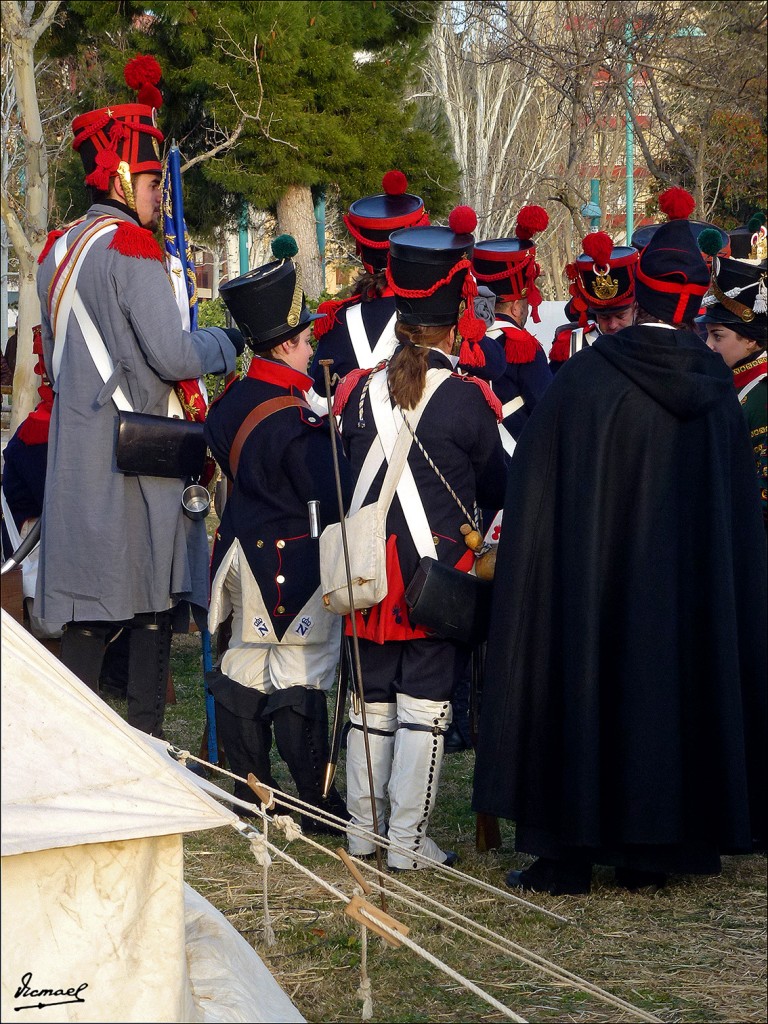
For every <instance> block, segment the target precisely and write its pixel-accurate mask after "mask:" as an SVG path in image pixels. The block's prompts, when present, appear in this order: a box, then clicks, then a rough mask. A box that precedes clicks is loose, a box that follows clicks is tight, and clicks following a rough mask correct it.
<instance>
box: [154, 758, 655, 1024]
mask: <svg viewBox="0 0 768 1024" xmlns="http://www.w3.org/2000/svg"><path fill="white" fill-rule="evenodd" d="M169 753H171V756H173V757H175V758H176V759H177V760H180V756H178V755H179V754H181V753H183V752H179V751H176V750H175V749H174V748H169ZM189 759H191V760H193V761H198V762H199V763H201V764H204V765H206V766H208V767H209V768H211V769H213V770H216V771H221V772H222V773H223V774H225V775H228V776H230V777H231V778H234V779H238V780H240V781H245V780H242V779H240V776H237V775H233V774H232V773H231V772H228V771H227V770H226V769H221V768H220V767H219V766H218V765H213V764H210V763H209V762H207V761H203V760H202V759H201V758H197V757H195V756H194V755H192V754H190V755H189ZM264 788H265V789H266V788H268V787H264ZM270 793H272V794H274V795H275V796H276V797H277V799H278V802H280V803H283V804H285V805H286V806H287V807H289V808H291V807H292V806H293V804H297V805H298V806H299V807H300V808H301V812H302V813H303V814H304V813H306V814H308V815H310V816H312V817H315V818H316V820H320V821H326V822H330V823H331V824H333V825H335V827H337V828H338V829H339V831H340V832H341V833H342V834H344V833H346V832H351V831H355V833H356V834H360V835H363V836H365V837H366V838H368V839H370V841H371V842H374V843H379V844H380V845H381V846H382V847H383V848H390V847H391V848H392V849H400V848H399V847H397V846H396V845H395V844H390V843H389V842H388V840H386V839H382V837H380V836H377V835H375V834H374V833H372V832H370V833H369V832H367V830H365V829H362V828H360V829H358V828H356V827H354V826H351V825H350V824H349V823H348V822H346V821H344V820H343V819H341V818H336V817H335V816H334V815H328V814H325V813H324V812H321V813H320V814H315V813H314V812H315V811H316V810H317V809H316V808H314V807H313V805H311V804H306V803H304V802H303V801H300V800H297V799H296V798H294V797H293V796H292V795H291V794H287V793H282V792H281V791H280V790H270ZM220 798H224V799H225V800H226V802H228V803H232V804H233V805H237V806H242V807H244V808H247V809H248V810H249V811H251V813H253V812H254V811H255V812H256V814H257V815H258V816H259V817H261V818H262V821H263V823H264V833H263V834H261V833H259V832H258V829H256V827H255V826H254V825H253V824H252V823H251V822H246V821H242V820H240V821H236V822H233V827H234V828H235V829H236V830H237V831H238V832H240V833H241V834H242V835H244V836H245V837H246V838H247V839H248V841H249V843H251V847H252V849H253V848H254V843H253V840H252V833H255V834H256V836H258V839H257V843H256V846H257V847H258V848H259V850H260V851H261V850H263V852H264V853H265V854H266V856H268V857H269V855H270V853H271V854H272V856H277V857H278V858H280V859H281V860H283V861H285V862H286V863H288V864H291V865H292V866H293V867H294V868H296V869H297V870H298V871H300V872H301V873H302V874H304V875H306V876H307V877H309V878H311V879H312V880H313V881H314V882H315V883H316V884H317V885H319V886H320V887H321V888H322V889H325V890H326V891H327V892H328V893H329V894H330V895H331V896H333V897H334V898H335V899H337V900H340V901H342V902H344V903H349V902H351V900H350V897H349V896H347V895H346V894H345V893H344V892H343V891H341V890H340V889H338V888H336V887H335V886H333V885H332V884H330V883H328V882H326V881H325V880H324V879H323V878H322V877H321V876H319V875H317V874H316V873H315V872H313V871H312V870H311V869H309V868H306V867H305V866H304V865H303V864H301V863H299V862H298V861H297V860H296V859H295V858H293V857H291V856H290V855H289V854H288V853H287V852H286V851H285V850H281V849H280V848H279V847H276V846H275V845H274V844H273V843H271V842H270V841H269V839H268V835H267V829H268V822H270V821H271V822H272V823H273V824H275V825H277V827H278V828H280V829H281V831H283V832H284V834H285V835H286V839H287V840H288V841H289V842H290V841H292V840H294V839H301V840H302V841H303V842H304V843H305V844H306V845H308V846H310V847H312V848H314V849H315V850H317V851H318V852H320V853H322V854H325V855H326V856H328V857H331V858H332V859H335V860H339V861H340V860H341V858H340V857H339V856H338V854H336V853H335V852H333V851H332V850H329V849H328V848H327V847H326V846H323V845H322V844H320V843H318V842H316V841H314V840H313V839H311V838H310V837H309V836H306V835H304V833H303V832H302V830H301V828H300V826H299V825H298V824H297V823H296V821H295V820H294V819H293V818H292V817H290V815H274V816H272V817H271V818H270V817H269V815H268V814H267V813H266V811H265V806H266V805H264V804H262V806H261V808H260V809H259V808H257V807H256V805H255V804H250V803H248V802H247V801H244V800H240V799H238V798H237V797H234V796H230V795H229V794H227V793H224V792H222V793H221V796H220ZM260 855H261V853H260ZM254 856H256V854H255V853H254ZM256 859H257V862H259V863H261V861H259V858H258V857H257V858H256ZM352 859H353V860H354V862H355V864H356V865H357V866H358V867H359V868H361V869H363V870H365V871H367V872H368V873H369V874H371V875H373V876H375V877H376V878H378V879H379V880H380V881H372V882H371V883H370V884H371V885H372V887H373V888H374V889H376V890H377V891H379V892H382V893H385V894H387V895H388V896H391V897H393V898H394V899H396V900H398V901H400V902H401V903H403V904H405V905H406V906H409V907H410V908H412V909H415V910H417V911H420V912H421V913H422V914H424V915H425V916H427V917H430V918H433V919H436V920H439V921H441V922H442V923H443V924H445V925H448V926H449V927H453V928H455V929H456V930H457V931H460V932H462V933H464V934H466V935H468V936H470V937H472V938H477V939H479V940H480V941H481V942H483V943H485V944H486V945H488V946H490V947H491V948H494V949H497V950H499V951H500V952H502V953H506V954H509V955H512V956H514V957H515V958H516V959H518V960H519V961H520V962H521V963H523V964H525V965H526V966H529V967H532V968H534V969H535V970H539V971H543V972H544V973H546V974H548V975H550V976H551V977H553V978H554V979H556V980H557V981H558V982H560V983H562V984H565V985H567V986H569V987H573V988H576V989H579V990H581V991H585V992H588V993H589V994H591V995H593V996H595V997H596V998H598V999H600V1000H602V1001H604V1002H607V1003H610V1004H611V1005H613V1006H616V1007H618V1008H620V1009H622V1010H625V1011H628V1012H630V1013H632V1014H633V1015H634V1018H635V1019H637V1020H641V1021H644V1022H648V1024H661V1022H660V1021H659V1018H658V1017H654V1016H653V1015H652V1014H650V1013H648V1012H647V1011H645V1010H642V1009H640V1008H639V1007H637V1006H634V1005H633V1004H632V1003H629V1002H627V1001H626V1000H623V999H621V998H620V997H618V996H614V995H613V994H612V993H610V992H608V991H606V990H605V989H602V988H600V987H599V986H597V985H594V984H593V983H592V982H589V981H587V980H586V979H584V978H581V977H579V976H578V975H576V974H573V973H572V972H571V971H568V970H567V969H565V968H562V967H559V966H558V965H557V964H555V963H554V962H553V961H551V960H548V959H547V958H546V957H543V956H540V955H539V954H538V953H534V952H533V951H532V950H528V949H526V948H525V947H524V946H521V945H519V944H518V943H515V942H514V941H513V940H511V939H507V938H506V937H505V936H503V935H500V934H498V933H497V932H494V931H493V930H492V929H490V928H487V927H486V926H484V925H482V924H480V923H479V922H477V921H474V920H473V919H472V918H470V917H466V916H465V915H463V914H461V913H460V912H458V911H456V910H454V909H453V908H451V907H448V906H446V905H445V904H442V903H440V902H439V901H438V900H436V899H433V898H432V897H430V896H427V895H426V894H425V893H422V892H420V891H419V890H417V889H414V888H412V887H411V886H409V885H407V884H406V883H405V882H402V881H401V880H400V878H399V877H394V876H390V875H387V874H385V873H383V872H380V871H379V870H378V869H377V868H376V867H375V866H374V865H373V864H371V863H369V862H366V861H364V860H361V859H359V858H354V857H353V858H352ZM421 860H422V861H423V862H424V864H425V865H429V866H430V868H434V869H435V870H436V871H437V872H438V873H439V872H442V873H443V874H444V875H445V876H446V877H449V878H450V879H451V880H452V881H453V882H454V883H456V881H457V880H460V881H461V882H462V883H466V884H468V885H471V886H474V887H476V888H478V889H482V890H484V891H486V892H489V893H492V894H493V895H494V896H495V897H496V898H497V899H502V900H505V901H507V902H512V903H516V904H521V905H523V906H525V907H526V908H527V909H530V910H535V911H537V912H539V913H544V914H547V915H548V916H550V917H553V918H555V919H556V920H558V921H562V922H564V923H569V922H568V919H567V918H564V917H561V916H560V915H559V914H555V913H554V912H552V911H549V910H546V909H545V908H543V907H539V906H537V905H536V904H535V903H531V902H529V901H528V900H525V899H522V898H521V897H519V896H516V895H514V894H512V893H509V892H505V891H503V890H501V889H497V888H496V887H495V886H493V885H491V884H490V883H488V882H483V881H481V880H480V879H476V878H473V877H472V876H471V875H466V874H464V873H463V872H460V871H457V870H456V869H455V868H444V867H443V865H441V864H439V863H438V862H436V861H432V860H430V859H429V858H426V857H422V858H421ZM271 863H272V858H271V857H270V864H271ZM268 867H269V865H267V867H266V868H263V870H264V872H265V878H264V884H265V889H264V907H265V916H267V917H268V908H267V890H266V882H267V879H266V871H267V868H268ZM381 881H386V882H387V883H388V884H389V885H394V886H395V887H396V888H395V889H394V890H393V889H391V888H385V887H384V886H383V885H382V884H381ZM355 891H357V890H355ZM426 904H429V905H430V906H432V907H434V908H435V910H429V909H428V908H427V906H426ZM438 911H439V912H438ZM361 914H362V915H364V916H368V915H367V914H365V912H364V910H363V911H361ZM371 920H373V921H374V923H375V925H376V929H378V930H380V931H381V930H383V931H385V932H387V933H388V934H391V935H392V937H393V938H395V939H397V941H398V942H400V943H402V944H405V945H407V946H408V947H409V948H411V949H413V951H414V952H416V953H417V954H418V955H419V956H422V958H423V959H425V960H427V961H428V962H429V963H432V964H433V966H435V967H437V968H438V969H439V970H442V971H444V973H446V974H448V975H449V976H450V977H452V978H453V979H454V980H456V981H458V982H459V983H460V984H461V985H462V986H463V987H465V988H467V989H468V990H469V991H472V992H473V993H475V994H476V995H478V996H480V998H482V999H484V1000H485V1001H486V1002H488V1003H490V1004H491V1005H492V1006H494V1007H496V1008H497V1009H498V1010H499V1012H501V1013H503V1014H504V1015H505V1016H507V1017H510V1019H512V1020H517V1021H523V1022H524V1021H525V1018H523V1017H519V1016H517V1015H516V1014H515V1013H514V1011H512V1010H511V1009H509V1007H505V1006H504V1004H502V1003H499V1002H498V1001H496V1000H495V999H494V998H493V997H492V996H490V995H488V994H487V993H484V992H483V991H482V989H480V988H478V987H477V986H476V985H475V984H474V983H473V982H471V981H469V980H468V979H466V978H464V977H463V976H462V975H460V974H458V973H457V972H454V971H453V970H452V968H450V967H449V966H448V965H447V964H444V963H443V962H442V961H440V960H438V959H437V958H436V957H433V956H432V954H430V953H429V952H428V951H427V950H425V949H423V948H422V947H420V946H419V945H418V944H417V943H415V942H414V941H413V940H411V939H409V938H408V937H407V936H405V935H403V934H402V933H400V932H396V931H393V930H391V929H389V928H388V926H386V925H385V924H384V923H383V922H381V921H380V920H377V919H371ZM361 927H362V928H363V929H364V933H365V940H364V943H363V950H364V954H365V955H364V957H363V961H362V963H361V984H360V988H359V989H358V992H357V994H358V996H359V997H360V998H361V999H362V1000H363V1012H364V1013H365V1012H367V1003H366V998H367V997H370V999H371V1014H372V1012H373V1000H372V995H371V993H370V979H369V978H368V975H367V931H368V929H367V927H366V926H365V925H364V924H361ZM270 929H271V925H270ZM266 934H267V932H266V921H265V936H266ZM272 936H273V939H274V932H272ZM269 944H270V945H271V943H269ZM363 965H364V966H363ZM366 981H367V986H366ZM363 1019H364V1020H369V1019H371V1018H370V1017H365V1016H364V1017H363Z"/></svg>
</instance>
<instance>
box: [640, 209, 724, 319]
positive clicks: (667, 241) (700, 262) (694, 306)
mask: <svg viewBox="0 0 768 1024" xmlns="http://www.w3.org/2000/svg"><path fill="white" fill-rule="evenodd" d="M708 285H709V270H708V269H707V264H706V263H705V262H704V257H703V256H702V255H701V251H700V250H699V245H698V242H697V241H696V239H695V238H694V235H693V232H692V231H691V226H690V224H689V223H688V221H687V220H682V219H680V220H670V221H668V222H667V223H666V224H661V225H660V226H659V228H658V229H657V230H656V231H655V232H654V234H653V237H652V238H651V240H650V242H649V243H648V245H647V246H646V247H645V249H643V251H642V252H641V253H640V259H639V260H638V263H637V277H636V281H635V294H636V296H637V301H638V302H639V304H640V305H641V306H642V308H643V309H644V310H646V312H648V313H650V314H651V315H652V316H655V317H658V319H659V320H661V321H663V322H664V323H668V324H682V323H688V322H690V321H692V320H693V318H694V317H695V316H696V314H697V313H698V312H699V309H700V308H701V300H702V296H703V295H704V293H705V292H706V290H707V287H708Z"/></svg>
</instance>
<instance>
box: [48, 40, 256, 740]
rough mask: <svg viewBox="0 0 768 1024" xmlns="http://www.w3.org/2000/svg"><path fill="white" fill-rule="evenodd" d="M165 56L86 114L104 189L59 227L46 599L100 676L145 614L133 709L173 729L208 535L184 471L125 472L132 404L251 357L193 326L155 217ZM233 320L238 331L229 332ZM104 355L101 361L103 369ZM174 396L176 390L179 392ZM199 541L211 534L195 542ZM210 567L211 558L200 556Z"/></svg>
mask: <svg viewBox="0 0 768 1024" xmlns="http://www.w3.org/2000/svg"><path fill="white" fill-rule="evenodd" d="M159 77H160V69H159V67H158V66H157V64H156V62H155V61H154V60H153V59H152V58H148V57H138V58H135V59H134V60H133V61H131V62H130V63H129V65H128V66H127V67H126V81H127V82H128V83H129V84H130V85H132V86H133V87H137V86H138V85H141V86H142V88H141V91H140V92H139V103H138V104H136V103H133V104H125V105H122V106H113V107H108V108H104V109H102V110H96V111H91V112H90V113H87V114H83V115H81V116H80V117H78V118H76V119H75V121H74V122H73V126H72V127H73V132H74V135H75V139H74V143H73V146H74V148H75V149H77V150H79V152H80V155H81V157H82V160H83V164H84V166H85V170H86V178H85V181H86V184H87V185H89V186H90V187H91V189H92V192H93V193H94V203H93V205H92V206H91V207H90V209H89V210H88V212H87V213H86V215H85V217H84V218H83V219H82V220H80V221H78V222H76V223H75V224H74V225H70V226H69V227H68V228H67V229H65V230H64V231H58V232H53V233H52V235H51V236H50V237H49V242H48V245H47V246H46V248H45V249H44V250H43V254H42V256H41V259H40V262H41V266H40V272H39V275H38V294H39V297H40V303H41V307H42V334H43V350H44V359H45V365H46V367H47V368H48V371H49V375H50V377H51V379H52V381H53V386H54V391H55V393H56V397H55V400H54V404H53V412H52V417H51V429H50V438H49V452H48V466H47V477H46V488H45V503H44V510H43V520H42V521H43V528H42V538H41V558H40V572H39V578H38V591H37V602H38V606H39V609H40V615H41V616H42V618H43V619H45V620H46V622H49V623H52V624H56V625H59V626H61V625H64V626H65V630H64V635H63V637H62V651H61V657H62V661H63V662H64V663H65V664H66V665H67V666H68V667H69V668H71V669H72V671H73V672H75V674H76V675H78V676H79V677H80V678H81V679H82V680H83V681H84V682H85V683H87V684H88V685H89V686H91V687H92V688H94V689H97V688H98V678H99V673H100V670H101V663H102V660H103V656H104V651H105V647H106V644H107V643H108V642H109V640H110V639H112V638H113V637H114V636H115V635H116V633H117V631H118V630H119V629H120V628H130V629H131V644H130V651H131V653H130V665H129V683H128V716H127V717H128V721H129V723H131V724H132V725H135V726H136V727H138V728H141V729H143V730H144V731H146V732H149V733H152V734H154V735H160V734H161V731H162V721H163V713H164V705H165V690H166V682H167V672H168V661H169V656H170V641H171V609H172V608H173V607H174V605H175V604H176V603H177V602H179V601H181V600H189V601H192V602H194V603H197V604H201V605H203V606H206V605H207V580H206V574H205V567H206V562H207V559H206V554H207V548H206V538H205V532H204V530H200V535H199V536H197V535H196V534H194V532H193V530H194V527H201V526H202V524H201V523H197V524H193V523H192V522H191V521H190V520H188V519H186V518H185V516H184V515H183V511H182V506H181V495H182V491H183V490H184V486H185V480H184V479H183V478H178V479H176V478H173V479H170V478H165V477H160V476H149V475H147V476H143V475H135V476H132V475H127V474H123V473H122V472H120V471H119V470H118V469H117V466H116V443H117V427H118V407H117V404H116V400H117V398H118V397H120V396H123V397H124V398H125V399H127V402H128V404H129V405H130V408H131V409H132V410H133V411H135V412H142V413H149V414H153V415H157V416H167V415H169V414H172V413H173V410H174V408H175V409H176V410H178V414H179V415H181V414H182V413H181V407H180V405H179V403H178V398H177V397H176V393H175V388H174V385H175V384H176V382H181V381H185V379H187V378H197V377H199V376H201V375H202V374H204V373H228V372H231V371H232V370H233V369H234V367H235V358H236V354H237V351H238V350H242V344H243V343H242V339H241V337H240V336H239V333H238V332H226V331H223V330H220V329H217V328H210V329H205V330H200V331H195V332H193V333H187V332H185V331H183V330H182V326H181V317H180V315H179V310H178V307H177V305H176V302H175V299H174V293H173V291H172V288H171V285H170V282H169V279H168V276H167V274H166V270H165V267H164V263H163V256H162V252H161V249H160V246H159V245H158V243H157V241H156V240H155V238H154V236H153V231H154V230H155V228H156V227H157V225H158V221H159V215H160V196H161V193H160V182H161V170H162V165H161V162H160V151H159V146H158V143H161V142H162V141H163V136H162V134H161V133H160V131H159V130H158V129H157V128H156V127H155V126H154V117H153V114H154V110H153V108H154V107H157V106H159V105H160V102H161V98H160V94H159V92H158V91H157V89H156V88H155V87H154V86H155V83H156V82H157V81H158V80H159ZM228 335H229V336H228ZM97 363H100V364H101V366H100V368H97ZM169 403H170V404H169ZM195 544H197V545H198V546H200V545H202V548H201V551H199V552H197V551H195ZM201 569H202V571H200V570H201Z"/></svg>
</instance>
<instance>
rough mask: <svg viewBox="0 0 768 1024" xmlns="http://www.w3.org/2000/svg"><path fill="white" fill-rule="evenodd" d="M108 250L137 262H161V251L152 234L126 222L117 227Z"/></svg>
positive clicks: (145, 229)
mask: <svg viewBox="0 0 768 1024" xmlns="http://www.w3.org/2000/svg"><path fill="white" fill-rule="evenodd" d="M109 248H110V249H115V250H116V251H117V252H119V253H121V254H122V255H123V256H133V257H134V258H135V259H139V260H160V262H161V263H162V261H163V250H162V249H161V248H160V246H159V245H158V243H157V239H156V238H155V236H154V235H153V234H152V232H151V231H149V230H147V228H142V227H140V226H139V225H138V224H130V223H129V222H128V221H124V222H123V223H122V224H120V225H118V228H117V231H115V234H114V236H113V238H112V241H111V242H110V243H109Z"/></svg>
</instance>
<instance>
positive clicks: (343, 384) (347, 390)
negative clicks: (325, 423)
mask: <svg viewBox="0 0 768 1024" xmlns="http://www.w3.org/2000/svg"><path fill="white" fill-rule="evenodd" d="M369 373H373V369H372V368H369V369H365V368H363V367H359V366H358V367H357V369H355V370H350V371H349V373H348V374H347V375H346V377H342V379H341V380H340V381H339V384H338V386H337V388H336V394H335V395H334V399H333V415H334V416H341V414H342V412H343V411H344V406H345V405H346V404H347V402H348V401H349V396H350V395H351V394H352V392H353V391H354V390H355V388H356V387H357V384H358V382H359V381H360V380H362V378H363V377H365V376H366V375H367V374H369Z"/></svg>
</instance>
